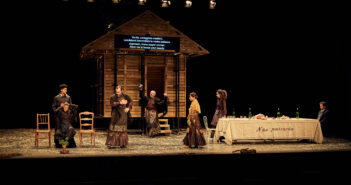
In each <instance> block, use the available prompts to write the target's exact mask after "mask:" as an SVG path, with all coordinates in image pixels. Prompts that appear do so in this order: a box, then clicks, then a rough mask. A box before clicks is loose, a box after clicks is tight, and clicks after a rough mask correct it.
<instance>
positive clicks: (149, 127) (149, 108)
mask: <svg viewBox="0 0 351 185" xmlns="http://www.w3.org/2000/svg"><path fill="white" fill-rule="evenodd" d="M139 90H140V92H139V95H140V98H141V100H140V103H141V108H142V109H144V108H146V112H145V119H146V134H147V135H148V136H150V137H155V136H156V135H157V134H159V133H160V130H161V129H160V123H159V122H158V113H161V112H162V113H163V115H162V116H161V117H163V116H165V115H166V114H167V102H168V97H167V94H166V93H164V94H163V96H164V99H163V100H161V99H160V98H157V97H156V91H154V90H152V91H150V96H149V97H146V96H144V91H143V88H142V86H140V89H139Z"/></svg>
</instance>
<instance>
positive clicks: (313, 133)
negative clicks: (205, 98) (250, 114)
mask: <svg viewBox="0 0 351 185" xmlns="http://www.w3.org/2000/svg"><path fill="white" fill-rule="evenodd" d="M221 136H224V137H225V142H226V143H227V144H232V142H233V141H236V140H252V139H263V140H278V139H284V140H285V139H309V140H312V141H314V142H315V143H322V142H323V134H322V129H321V125H320V123H319V121H318V120H316V119H302V118H300V119H287V120H278V119H274V120H273V119H272V120H259V119H250V120H249V119H240V118H221V119H219V121H218V124H217V127H216V132H215V135H214V139H215V141H217V140H218V139H219V137H221Z"/></svg>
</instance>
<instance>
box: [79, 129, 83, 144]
mask: <svg viewBox="0 0 351 185" xmlns="http://www.w3.org/2000/svg"><path fill="white" fill-rule="evenodd" d="M82 144H83V141H82V133H81V132H80V133H79V146H82Z"/></svg>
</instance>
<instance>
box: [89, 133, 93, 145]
mask: <svg viewBox="0 0 351 185" xmlns="http://www.w3.org/2000/svg"><path fill="white" fill-rule="evenodd" d="M90 144H91V145H92V144H93V133H90Z"/></svg>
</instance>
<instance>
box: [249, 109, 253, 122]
mask: <svg viewBox="0 0 351 185" xmlns="http://www.w3.org/2000/svg"><path fill="white" fill-rule="evenodd" d="M251 118H252V113H251V107H249V119H251Z"/></svg>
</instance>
